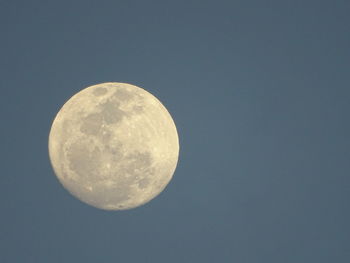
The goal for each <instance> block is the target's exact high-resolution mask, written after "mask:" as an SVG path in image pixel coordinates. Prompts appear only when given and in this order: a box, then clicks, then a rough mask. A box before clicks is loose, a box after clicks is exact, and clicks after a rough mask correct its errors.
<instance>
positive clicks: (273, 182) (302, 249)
mask: <svg viewBox="0 0 350 263" xmlns="http://www.w3.org/2000/svg"><path fill="white" fill-rule="evenodd" d="M349 3H350V2H349V1H345V0H344V1H341V0H334V1H320V0H317V1H316V0H314V1H312V0H310V1H308V0H306V1H305V0H303V1H300V0H296V1H284V0H282V1H281V0H279V1H277V0H275V1H271V0H270V1H260V0H248V1H247V0H244V1H243V0H236V1H207V0H202V1H193V0H187V1H181V0H178V1H166V0H163V1H133V0H128V1H126V0H125V1H118V0H115V1H87V0H84V1H82V0H77V1H67V0H62V1H18V0H12V1H10V0H2V1H0V32H1V41H0V58H1V59H0V72H1V78H0V90H1V103H0V117H1V120H2V122H1V129H0V135H1V138H2V140H1V147H0V149H1V150H0V157H1V166H2V173H1V175H0V186H1V191H0V208H1V214H0V262H4V263H6V262H11V263H15V262H21V263H22V262H26V263H31V262H33V263H34V262H35V263H37V262H50V263H56V262H57V263H61V262H84V263H89V262H150V263H157V262H161V263H164V262H166V263H173V262H174V263H175V262H176V263H178V262H184V263H186V262H190V263H193V262H201V263H206V262H208V263H212V262H239V263H256V262H267V263H275V262H276V263H280V262H283V263H295V262H298V263H299V262H307V263H313V262H315V263H316V262H317V263H322V262H325V263H329V262H350V248H349V244H350V226H349V222H350V212H349V204H348V203H349V198H350V196H349V190H350V177H349V175H350V162H349V157H350V150H349V147H350V138H349V134H350V123H349V112H350V103H349V98H350V85H349V84H350V52H349V46H350V33H349V23H350V17H349V11H350V4H349ZM102 82H125V83H131V84H134V85H137V86H140V87H142V88H144V89H146V90H147V91H149V92H151V93H152V94H153V95H155V96H156V97H157V98H158V99H159V100H160V101H162V103H163V104H164V105H165V106H166V107H167V109H168V110H169V112H170V113H171V115H172V117H173V119H174V121H175V123H176V126H177V129H178V133H179V139H180V155H179V163H178V166H177V169H176V172H175V174H174V177H173V179H172V180H171V182H170V183H169V185H168V186H167V188H166V189H165V190H164V191H163V192H162V193H161V194H160V195H159V196H158V197H157V198H155V199H154V200H152V201H151V202H149V203H147V204H146V205H144V206H141V207H138V208H136V209H132V210H126V211H115V212H110V211H104V210H99V209H96V208H94V207H91V206H89V205H86V204H84V203H82V202H81V201H79V200H77V199H76V198H74V197H73V196H72V195H70V194H69V193H68V192H67V191H66V190H65V189H64V188H63V187H62V186H61V184H60V183H59V182H58V180H57V179H56V177H55V175H54V173H53V170H52V168H51V165H50V162H49V157H48V149H47V148H48V145H47V143H48V134H49V131H50V127H51V124H52V121H53V119H54V117H55V115H56V113H57V112H58V110H59V109H60V108H61V106H62V105H63V104H64V102H65V101H67V100H68V99H69V98H70V97H71V96H72V95H74V94H75V93H77V92H78V91H80V90H81V89H83V88H85V87H87V86H90V85H94V84H97V83H102Z"/></svg>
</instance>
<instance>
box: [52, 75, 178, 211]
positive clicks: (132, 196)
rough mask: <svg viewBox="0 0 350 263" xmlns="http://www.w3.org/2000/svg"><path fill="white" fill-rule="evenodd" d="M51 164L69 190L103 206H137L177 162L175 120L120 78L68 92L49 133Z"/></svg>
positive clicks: (170, 173)
mask: <svg viewBox="0 0 350 263" xmlns="http://www.w3.org/2000/svg"><path fill="white" fill-rule="evenodd" d="M48 148H49V157H50V161H51V164H52V167H53V170H54V172H55V174H56V176H57V178H58V180H59V181H60V182H61V184H62V185H63V186H64V188H66V189H67V190H68V191H69V192H70V193H71V194H72V195H73V196H75V197H76V198H78V199H79V200H81V201H83V202H85V203H87V204H89V205H92V206H94V207H97V208H100V209H105V210H125V209H131V208H135V207H138V206H141V205H143V204H145V203H147V202H149V201H150V200H152V199H153V198H155V197H156V196H157V195H158V194H160V193H161V192H162V191H163V190H164V188H165V187H166V186H167V184H168V183H169V182H170V180H171V178H172V176H173V174H174V172H175V169H176V165H177V162H178V156H179V139H178V133H177V130H176V126H175V123H174V121H173V119H172V117H171V115H170V114H169V112H168V111H167V109H166V108H165V107H164V106H163V105H162V103H161V102H160V101H159V100H158V99H157V98H156V97H154V96H153V95H152V94H150V93H149V92H147V91H146V90H144V89H142V88H139V87H137V86H134V85H131V84H126V83H114V82H110V83H102V84H98V85H94V86H90V87H87V88H85V89H83V90H81V91H80V92H78V93H77V94H75V95H74V96H73V97H71V98H70V99H69V100H68V101H67V102H66V103H65V104H64V105H63V106H62V108H61V109H60V110H59V112H58V113H57V115H56V117H55V119H54V121H53V123H52V127H51V130H50V134H49V145H48Z"/></svg>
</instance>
